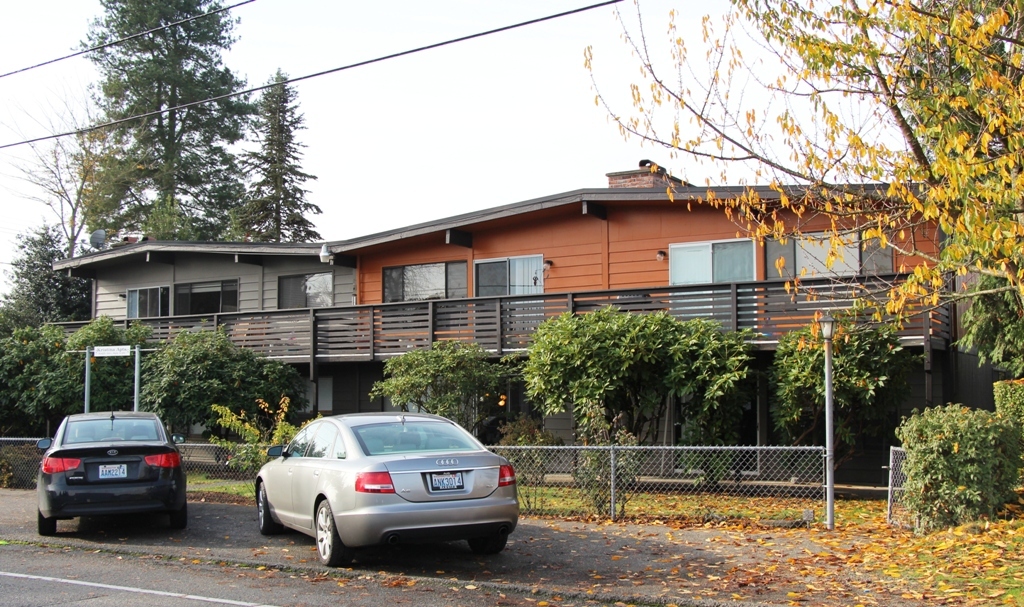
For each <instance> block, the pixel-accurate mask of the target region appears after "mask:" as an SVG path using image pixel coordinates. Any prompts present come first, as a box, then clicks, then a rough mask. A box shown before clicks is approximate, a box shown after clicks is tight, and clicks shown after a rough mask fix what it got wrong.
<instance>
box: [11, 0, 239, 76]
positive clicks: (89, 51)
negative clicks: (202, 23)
mask: <svg viewBox="0 0 1024 607" xmlns="http://www.w3.org/2000/svg"><path fill="white" fill-rule="evenodd" d="M250 2H256V0H244V2H239V3H238V4H232V5H231V6H225V7H224V8H218V9H217V10H215V11H210V12H208V13H203V14H202V15H196V16H195V17H189V18H188V19H182V20H181V21H175V22H174V23H168V24H167V25H161V26H160V27H154V28H153V29H149V30H146V31H144V32H139V33H137V34H132V35H131V36H128V37H126V38H121V39H120V40H114V41H112V42H107V43H105V44H100V45H98V46H94V47H91V48H87V49H84V50H81V51H78V52H77V53H71V54H70V55H64V56H63V57H57V58H56V59H50V60H49V61H44V62H42V63H37V64H35V65H30V66H28V67H23V68H21V69H20V70H14V71H13V72H7V73H6V74H0V78H6V77H8V76H13V75H14V74H20V73H22V72H27V71H29V70H34V69H36V68H37V67H43V66H44V65H50V64H51V63H57V62H58V61H64V60H65V59H71V58H72V57H77V56H79V55H84V54H86V53H91V52H93V51H98V50H102V49H105V48H108V47H111V46H116V45H118V44H121V43H122V42H128V41H129V40H134V39H136V38H140V37H142V36H146V35H148V34H152V33H154V32H159V31H160V30H165V29H167V28H171V27H175V26H178V25H181V24H182V23H188V22H190V21H195V20H196V19H202V18H203V17H209V16H210V15H216V14H217V13H223V12H225V11H229V10H231V9H233V8H238V7H239V6H242V5H243V4H249V3H250Z"/></svg>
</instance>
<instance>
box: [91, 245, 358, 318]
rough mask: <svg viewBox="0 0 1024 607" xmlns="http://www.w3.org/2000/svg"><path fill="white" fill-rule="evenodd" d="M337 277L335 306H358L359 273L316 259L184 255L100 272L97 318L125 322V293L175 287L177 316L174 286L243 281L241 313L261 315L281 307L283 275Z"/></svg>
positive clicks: (172, 308)
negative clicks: (246, 259)
mask: <svg viewBox="0 0 1024 607" xmlns="http://www.w3.org/2000/svg"><path fill="white" fill-rule="evenodd" d="M320 272H333V273H334V305H336V306H347V305H352V304H354V303H355V270H354V269H352V268H343V267H341V266H335V265H327V264H323V263H320V260H319V259H317V258H315V257H288V256H280V257H270V256H265V257H263V265H255V264H248V263H236V262H235V258H234V255H212V254H203V253H178V254H177V255H175V259H174V264H173V265H172V264H163V263H156V262H150V263H146V262H144V263H135V264H131V265H127V264H126V265H123V266H118V267H111V268H103V269H100V270H99V271H98V272H97V278H96V295H95V301H94V310H95V316H109V317H111V318H113V319H115V320H122V319H124V318H125V316H126V314H127V304H126V301H125V299H124V298H122V295H125V294H126V293H127V291H128V290H129V289H143V288H148V287H171V313H172V314H178V313H179V312H178V311H176V310H174V290H173V287H174V285H177V284H187V283H195V282H206V281H214V280H237V281H238V311H239V312H256V311H260V310H276V309H277V280H278V278H279V277H281V276H294V275H296V274H313V273H320Z"/></svg>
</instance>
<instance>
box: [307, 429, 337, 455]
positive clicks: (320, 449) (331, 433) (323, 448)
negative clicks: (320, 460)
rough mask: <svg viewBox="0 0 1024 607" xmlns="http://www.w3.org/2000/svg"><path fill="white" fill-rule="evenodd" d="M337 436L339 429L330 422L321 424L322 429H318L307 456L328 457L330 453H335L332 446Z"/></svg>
mask: <svg viewBox="0 0 1024 607" xmlns="http://www.w3.org/2000/svg"><path fill="white" fill-rule="evenodd" d="M337 437H338V431H337V430H336V429H335V428H334V426H333V425H331V424H330V423H328V422H324V423H322V424H320V429H319V430H317V433H316V436H314V437H313V441H312V442H311V443H310V444H309V449H308V450H307V451H306V457H327V454H328V453H331V454H332V455H333V452H332V449H331V447H332V446H333V445H334V440H335V439H336V438H337Z"/></svg>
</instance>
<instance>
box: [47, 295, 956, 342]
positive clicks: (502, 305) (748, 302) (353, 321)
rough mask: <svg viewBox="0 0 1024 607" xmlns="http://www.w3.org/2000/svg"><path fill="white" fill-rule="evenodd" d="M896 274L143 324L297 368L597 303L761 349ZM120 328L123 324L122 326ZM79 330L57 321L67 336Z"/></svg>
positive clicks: (499, 333) (938, 315) (923, 321)
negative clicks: (708, 322)
mask: <svg viewBox="0 0 1024 607" xmlns="http://www.w3.org/2000/svg"><path fill="white" fill-rule="evenodd" d="M896 280H899V277H898V276H884V277H870V278H868V277H857V278H850V279H847V280H842V281H837V280H805V281H802V282H801V284H800V287H799V289H794V288H792V287H791V288H790V289H788V290H787V288H786V283H785V282H784V281H759V282H749V283H730V284H716V285H698V286H675V287H650V288H644V289H625V290H612V291H587V292H578V293H540V294H536V295H519V296H505V297H477V298H471V299H445V300H431V301H417V302H402V303H389V304H371V305H360V306H339V307H332V308H310V309H304V310H276V311H264V312H240V313H231V314H212V315H201V316H171V317H164V318H147V319H142V320H141V322H143V323H144V324H146V325H148V326H150V327H152V329H153V337H152V339H153V340H158V341H162V340H167V339H171V338H173V337H174V335H175V334H177V333H179V332H181V331H192V330H212V329H214V328H217V327H223V328H224V330H225V332H226V333H227V335H228V336H229V337H230V339H231V341H233V342H234V343H236V344H238V345H239V346H242V347H245V348H250V349H252V350H255V351H257V352H259V353H261V354H264V355H266V356H268V357H270V358H277V359H282V360H286V361H294V362H313V361H317V362H336V361H366V360H382V359H386V358H388V357H391V356H395V355H398V354H402V353H404V352H408V351H410V350H414V349H417V348H427V347H429V346H430V344H432V343H433V342H435V341H440V340H457V341H465V342H474V343H477V344H480V346H482V347H483V348H485V349H487V350H489V351H491V352H494V353H495V354H496V355H502V354H506V353H509V352H517V351H523V350H525V349H526V348H527V347H528V346H529V345H530V341H531V339H532V336H533V332H534V331H536V329H537V326H538V325H540V323H542V322H544V321H545V320H547V319H549V318H552V317H555V316H557V315H559V314H562V313H564V312H572V313H574V314H584V313H587V312H592V311H594V310H598V309H600V308H602V307H604V306H615V307H617V308H619V309H620V310H622V311H624V312H636V313H644V312H655V311H660V310H664V311H666V312H668V313H669V314H671V315H672V316H673V317H675V318H677V319H679V320H689V319H692V318H707V319H713V320H717V321H718V322H720V323H721V324H722V326H723V328H724V329H727V330H732V329H737V328H739V329H744V328H746V329H751V330H753V331H754V332H755V333H756V335H757V337H756V338H755V340H754V342H755V343H756V344H757V345H758V347H761V348H764V349H772V348H773V347H774V345H775V344H776V343H778V339H779V337H780V336H782V335H783V334H785V333H788V332H790V331H793V330H796V329H800V328H802V327H805V326H807V325H808V324H809V323H810V322H811V321H812V320H813V318H814V315H815V314H816V313H817V312H819V311H821V310H824V309H830V310H839V309H846V308H850V307H851V306H852V305H853V303H854V300H855V299H857V298H859V297H864V296H865V294H867V293H872V292H884V291H885V287H886V286H887V285H891V284H892V283H893V282H894V281H896ZM125 322H126V323H127V322H128V321H125ZM83 324H85V323H63V326H65V327H66V328H67V329H68V330H69V331H71V330H75V329H77V328H78V327H80V326H82V325H83ZM900 337H901V339H902V340H903V341H904V342H905V343H907V344H909V345H921V346H924V347H925V349H926V351H930V350H932V349H944V348H945V347H946V346H947V345H948V343H949V340H950V318H949V312H948V310H947V309H946V308H944V307H940V308H933V309H929V310H926V311H923V312H921V313H919V314H916V315H914V316H911V317H909V318H908V319H907V320H906V321H905V322H904V324H903V326H902V328H901V331H900Z"/></svg>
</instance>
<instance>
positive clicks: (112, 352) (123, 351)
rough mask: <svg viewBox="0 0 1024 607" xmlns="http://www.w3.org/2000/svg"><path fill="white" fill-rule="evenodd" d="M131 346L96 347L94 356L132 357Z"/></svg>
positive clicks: (93, 351)
mask: <svg viewBox="0 0 1024 607" xmlns="http://www.w3.org/2000/svg"><path fill="white" fill-rule="evenodd" d="M131 354H132V347H131V346H95V347H94V348H93V350H92V355H93V356H96V357H100V356H131Z"/></svg>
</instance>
